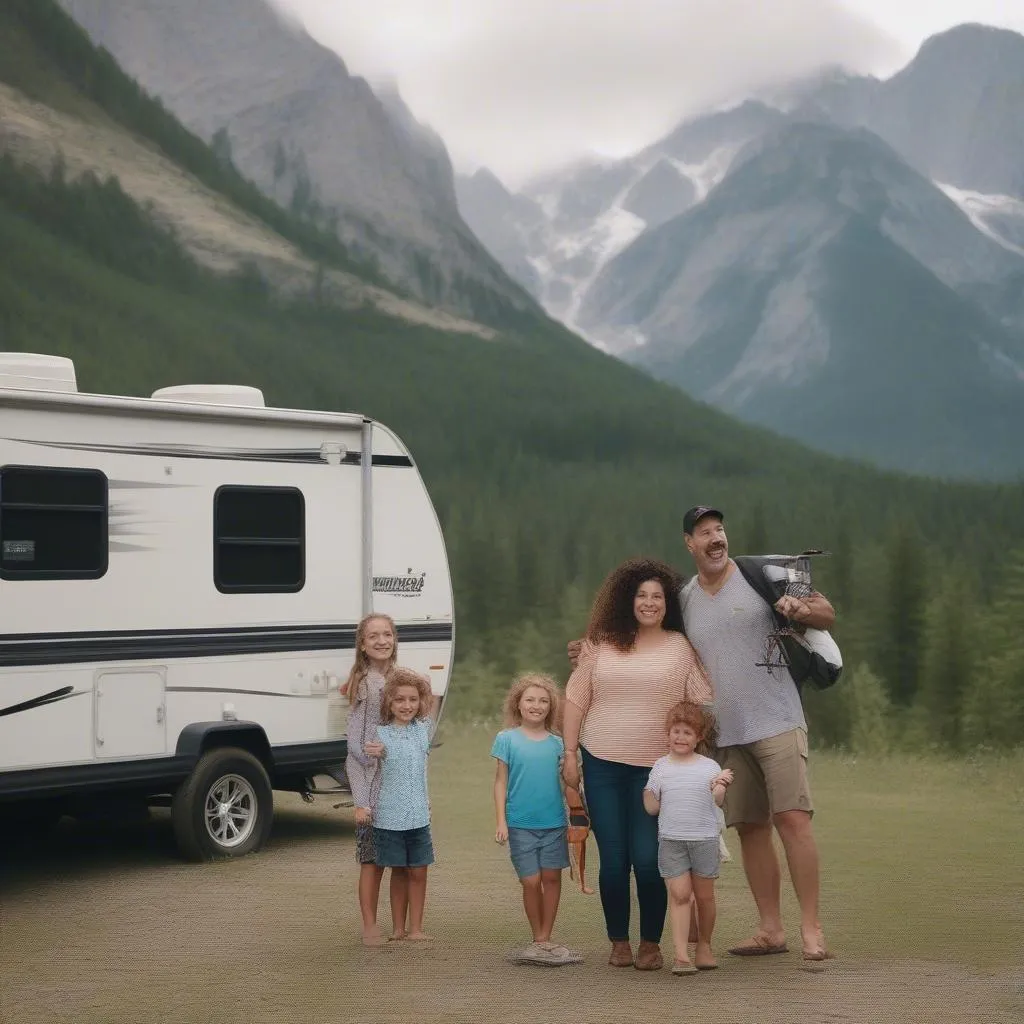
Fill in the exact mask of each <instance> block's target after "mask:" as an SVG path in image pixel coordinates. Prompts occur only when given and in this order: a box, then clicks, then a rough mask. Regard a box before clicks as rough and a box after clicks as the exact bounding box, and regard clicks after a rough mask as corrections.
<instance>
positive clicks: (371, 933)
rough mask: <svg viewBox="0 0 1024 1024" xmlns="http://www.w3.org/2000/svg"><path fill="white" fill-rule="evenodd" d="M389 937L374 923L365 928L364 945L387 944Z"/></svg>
mask: <svg viewBox="0 0 1024 1024" xmlns="http://www.w3.org/2000/svg"><path fill="white" fill-rule="evenodd" d="M387 941H388V940H387V939H385V938H384V936H383V935H382V934H381V931H380V928H378V927H377V925H374V926H373V927H372V928H364V929H363V945H364V946H386V945H387Z"/></svg>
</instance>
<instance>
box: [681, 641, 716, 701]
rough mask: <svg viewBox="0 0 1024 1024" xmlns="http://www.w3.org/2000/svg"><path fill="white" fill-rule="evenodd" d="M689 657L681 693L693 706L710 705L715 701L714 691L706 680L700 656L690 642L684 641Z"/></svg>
mask: <svg viewBox="0 0 1024 1024" xmlns="http://www.w3.org/2000/svg"><path fill="white" fill-rule="evenodd" d="M686 646H687V649H688V651H689V657H688V659H687V661H686V664H685V667H684V672H685V677H684V679H683V693H685V694H686V699H687V700H690V701H692V702H693V703H694V704H710V703H711V702H712V701H713V700H714V699H715V690H714V687H713V686H712V685H711V680H710V679H709V678H708V674H707V671H706V670H705V668H704V663H703V662H702V661H701V660H700V655H699V654H698V653H697V652H696V651H695V650H694V649H693V646H692V645H691V643H690V641H689V640H687V641H686Z"/></svg>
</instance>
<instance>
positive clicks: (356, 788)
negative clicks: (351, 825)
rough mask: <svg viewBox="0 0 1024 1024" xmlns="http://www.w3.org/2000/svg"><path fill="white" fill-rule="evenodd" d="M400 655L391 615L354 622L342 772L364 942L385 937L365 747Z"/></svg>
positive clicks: (373, 769) (375, 774)
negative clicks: (351, 814)
mask: <svg viewBox="0 0 1024 1024" xmlns="http://www.w3.org/2000/svg"><path fill="white" fill-rule="evenodd" d="M397 659H398V642H397V640H396V639H395V623H394V621H393V620H392V618H391V616H390V615H380V614H371V615H367V616H366V618H364V619H363V621H362V622H360V623H359V625H358V626H357V627H356V657H355V661H354V662H353V664H352V671H351V672H350V673H349V676H348V679H347V680H346V681H345V683H344V684H343V685H342V687H341V691H342V693H344V694H346V695H347V696H348V701H349V704H350V705H351V711H350V712H349V716H348V758H347V759H346V761H345V774H346V775H347V776H348V781H349V785H350V786H351V787H352V801H353V803H354V804H355V808H356V809H355V818H356V860H357V861H358V862H359V913H360V916H361V917H362V920H363V945H366V946H382V945H384V943H385V939H384V937H383V936H382V935H381V933H380V928H379V927H378V925H377V905H378V903H379V902H380V883H381V880H382V879H383V877H384V869H383V868H382V867H378V866H377V856H376V853H375V851H374V848H373V809H374V807H376V805H377V792H378V790H379V789H380V772H379V771H378V770H377V760H376V759H375V758H372V757H370V756H369V755H368V754H367V753H366V750H365V747H366V744H367V743H368V742H371V743H375V742H376V741H377V726H378V725H380V698H381V694H382V693H383V692H384V684H385V682H386V681H387V677H388V675H389V674H390V673H391V671H392V669H394V667H395V662H396V661H397Z"/></svg>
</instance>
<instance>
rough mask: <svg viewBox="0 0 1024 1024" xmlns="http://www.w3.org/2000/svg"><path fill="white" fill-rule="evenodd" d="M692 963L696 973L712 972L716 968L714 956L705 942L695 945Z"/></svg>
mask: <svg viewBox="0 0 1024 1024" xmlns="http://www.w3.org/2000/svg"><path fill="white" fill-rule="evenodd" d="M693 962H694V964H695V965H696V967H697V970H698V971H713V970H714V969H715V968H716V967H717V966H718V961H717V960H716V959H715V954H714V953H712V952H711V945H710V944H709V943H707V942H698V943H697V949H696V951H695V953H694V957H693Z"/></svg>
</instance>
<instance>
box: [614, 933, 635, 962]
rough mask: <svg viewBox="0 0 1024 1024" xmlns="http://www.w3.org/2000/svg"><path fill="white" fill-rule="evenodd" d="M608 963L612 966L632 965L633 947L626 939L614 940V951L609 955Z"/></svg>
mask: <svg viewBox="0 0 1024 1024" xmlns="http://www.w3.org/2000/svg"><path fill="white" fill-rule="evenodd" d="M608 963H609V965H610V966H612V967H632V966H633V947H632V946H630V944H629V942H628V941H627V940H626V939H618V940H616V941H614V942H612V953H611V956H609V957H608Z"/></svg>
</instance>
